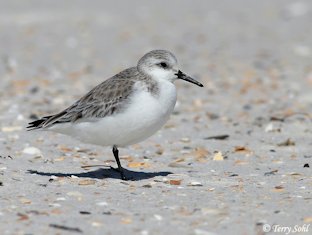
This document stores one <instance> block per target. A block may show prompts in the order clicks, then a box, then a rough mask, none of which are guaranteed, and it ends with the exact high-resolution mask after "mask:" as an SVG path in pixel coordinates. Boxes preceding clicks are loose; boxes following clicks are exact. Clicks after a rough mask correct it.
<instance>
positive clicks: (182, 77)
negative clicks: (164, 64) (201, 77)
mask: <svg viewBox="0 0 312 235" xmlns="http://www.w3.org/2000/svg"><path fill="white" fill-rule="evenodd" d="M175 75H177V76H178V79H182V80H184V81H187V82H190V83H193V84H195V85H197V86H200V87H203V86H204V85H203V84H201V83H200V82H198V81H196V80H195V79H193V78H191V77H190V76H188V75H186V74H185V73H183V72H182V71H181V70H179V71H178V72H177V73H176V74H175Z"/></svg>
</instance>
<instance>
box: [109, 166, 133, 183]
mask: <svg viewBox="0 0 312 235" xmlns="http://www.w3.org/2000/svg"><path fill="white" fill-rule="evenodd" d="M110 168H111V169H112V170H114V171H117V172H119V174H120V178H121V179H122V180H129V179H128V178H127V177H126V176H125V175H124V172H123V169H122V168H121V169H119V168H115V167H112V166H111V167H110Z"/></svg>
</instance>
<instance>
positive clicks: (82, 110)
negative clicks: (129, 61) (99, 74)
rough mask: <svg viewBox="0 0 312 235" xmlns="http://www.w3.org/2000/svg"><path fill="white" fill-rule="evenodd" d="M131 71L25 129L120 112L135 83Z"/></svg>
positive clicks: (122, 73) (81, 120)
mask: <svg viewBox="0 0 312 235" xmlns="http://www.w3.org/2000/svg"><path fill="white" fill-rule="evenodd" d="M133 69H134V68H133ZM133 69H128V70H132V72H131V71H128V70H125V71H123V72H121V73H120V74H117V75H115V76H114V77H112V78H110V79H108V80H106V81H104V82H102V83H101V84H99V85H98V86H96V87H94V88H93V89H92V90H91V91H90V92H88V93H87V94H86V95H85V96H83V97H82V98H80V99H79V100H78V101H77V102H75V103H74V104H73V105H71V106H70V107H68V108H67V109H65V110H63V111H62V112H60V113H58V114H55V115H52V116H46V117H43V118H41V119H39V120H36V121H33V122H31V123H29V126H28V127H27V128H29V129H31V130H33V129H40V128H47V127H51V126H53V125H55V124H58V123H66V122H78V121H79V122H83V121H85V120H92V119H93V120H94V119H96V118H103V117H106V116H110V115H113V114H116V113H119V112H121V111H122V110H123V109H124V107H125V106H126V104H127V103H128V102H127V100H128V97H129V96H130V95H131V94H132V91H133V84H134V83H135V81H136V80H134V79H131V76H130V74H131V75H132V76H133V75H135V74H133V72H137V70H133ZM129 72H130V73H129Z"/></svg>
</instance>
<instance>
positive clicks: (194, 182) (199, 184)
mask: <svg viewBox="0 0 312 235" xmlns="http://www.w3.org/2000/svg"><path fill="white" fill-rule="evenodd" d="M188 186H203V184H202V183H200V182H197V181H193V182H190V183H189V184H188Z"/></svg>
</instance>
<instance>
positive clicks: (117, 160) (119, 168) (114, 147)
mask: <svg viewBox="0 0 312 235" xmlns="http://www.w3.org/2000/svg"><path fill="white" fill-rule="evenodd" d="M118 153H119V151H118V149H117V147H116V146H115V145H114V146H113V154H114V157H115V160H116V162H117V165H118V171H119V173H120V177H121V179H122V180H127V178H126V177H125V175H124V172H123V169H122V167H121V164H120V160H119V156H118Z"/></svg>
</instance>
